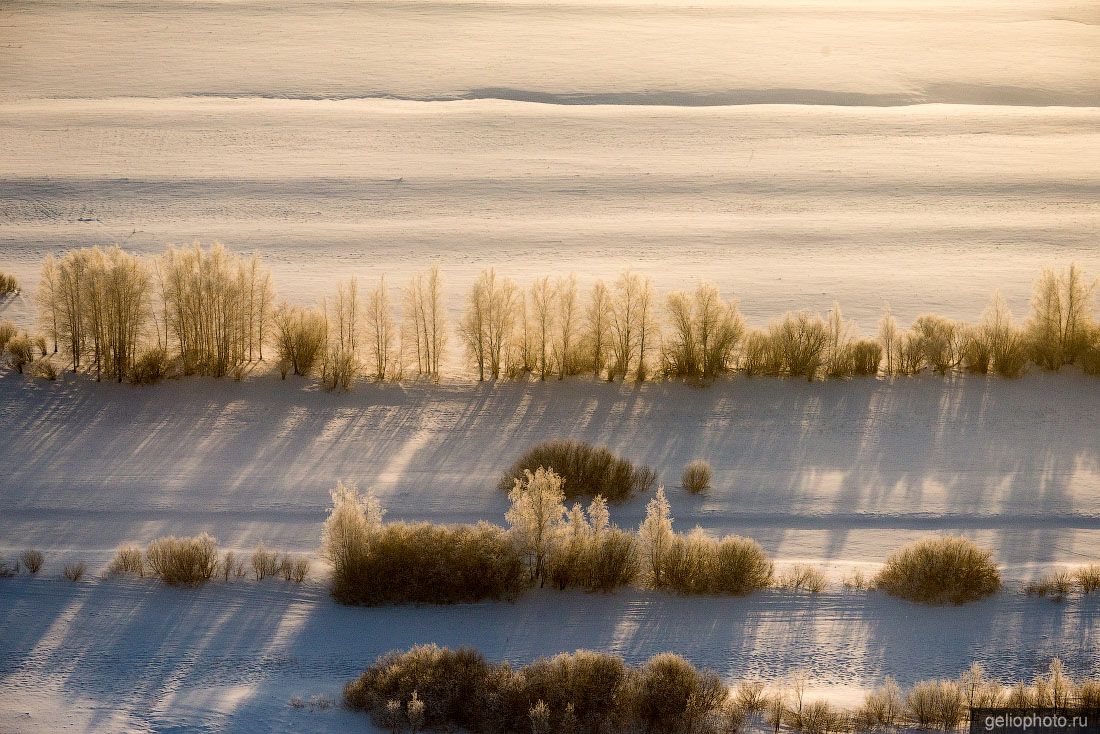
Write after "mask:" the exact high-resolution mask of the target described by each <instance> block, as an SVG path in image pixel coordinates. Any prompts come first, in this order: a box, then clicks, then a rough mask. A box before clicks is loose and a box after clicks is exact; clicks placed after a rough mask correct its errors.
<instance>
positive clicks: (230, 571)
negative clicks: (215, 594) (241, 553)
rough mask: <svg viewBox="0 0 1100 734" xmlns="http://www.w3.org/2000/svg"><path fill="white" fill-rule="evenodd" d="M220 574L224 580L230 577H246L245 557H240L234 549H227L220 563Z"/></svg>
mask: <svg viewBox="0 0 1100 734" xmlns="http://www.w3.org/2000/svg"><path fill="white" fill-rule="evenodd" d="M218 568H219V570H218V574H219V575H220V576H221V577H222V580H223V581H228V580H229V579H231V578H233V579H243V578H244V577H245V573H246V572H245V570H244V559H243V558H238V557H237V554H236V553H234V552H233V551H226V552H225V555H223V556H222V560H221V563H219V564H218Z"/></svg>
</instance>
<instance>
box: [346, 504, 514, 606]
mask: <svg viewBox="0 0 1100 734" xmlns="http://www.w3.org/2000/svg"><path fill="white" fill-rule="evenodd" d="M526 585H527V572H526V567H525V566H524V563H523V557H522V556H521V555H520V553H519V551H518V550H517V549H516V548H515V546H514V544H513V543H512V541H511V539H510V538H509V537H508V535H507V533H506V532H505V531H504V530H503V529H502V528H500V527H497V526H496V525H490V524H488V523H479V524H477V525H458V526H453V527H451V526H445V525H432V524H431V523H416V524H408V523H391V524H388V525H384V526H382V528H381V529H380V530H379V531H378V532H377V534H375V535H374V536H373V537H372V538H371V540H370V542H369V543H368V544H367V546H366V548H365V549H363V551H362V552H361V553H357V554H355V556H354V561H353V562H349V563H348V564H346V566H345V567H344V568H343V569H342V570H341V571H340V573H338V574H335V575H334V578H333V589H332V595H333V597H334V598H335V599H336V600H337V601H340V602H343V603H345V604H365V605H379V604H402V603H408V602H415V603H426V604H452V603H456V602H472V601H479V600H481V599H510V598H513V597H515V596H516V595H518V594H519V593H520V592H521V591H522V590H523V589H524V587H525V586H526Z"/></svg>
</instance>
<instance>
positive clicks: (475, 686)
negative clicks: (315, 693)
mask: <svg viewBox="0 0 1100 734" xmlns="http://www.w3.org/2000/svg"><path fill="white" fill-rule="evenodd" d="M502 667H503V666H502ZM491 672H493V667H492V666H490V665H489V663H488V662H486V660H485V658H484V657H483V656H482V654H481V653H480V652H478V651H477V650H473V649H471V648H461V649H459V650H448V649H447V648H441V647H438V646H436V645H421V646H418V647H414V648H412V649H410V650H409V651H408V652H404V653H398V652H391V653H388V654H386V655H383V656H382V657H380V658H378V660H376V661H375V662H374V664H373V665H371V666H370V667H369V668H367V669H366V670H365V671H364V672H363V674H362V675H361V676H359V677H358V678H357V679H356V680H354V681H352V682H351V683H348V684H347V685H346V686H345V687H344V703H345V704H346V705H347V706H348V708H350V709H353V710H357V711H367V712H371V713H374V714H375V718H376V719H378V720H379V722H380V723H381V720H382V715H383V712H384V711H385V709H386V704H387V702H389V701H407V700H408V699H409V698H410V697H411V696H412V693H413V691H416V692H417V694H418V695H419V696H420V699H421V700H422V701H423V702H424V726H425V727H426V728H429V729H430V728H439V727H444V726H447V725H449V726H452V727H461V728H464V729H469V730H470V731H481V722H482V719H483V717H484V716H485V714H486V708H487V705H488V702H487V701H486V698H487V694H488V693H489V691H487V690H486V689H487V688H488V686H489V685H490V683H489V680H490V673H491ZM503 672H504V674H505V676H507V673H508V671H507V669H506V667H505V670H504V671H503ZM499 707H500V704H497V706H496V707H495V708H499ZM526 713H527V712H526V711H524V715H525V716H526Z"/></svg>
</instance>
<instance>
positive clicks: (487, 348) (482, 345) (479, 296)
mask: <svg viewBox="0 0 1100 734" xmlns="http://www.w3.org/2000/svg"><path fill="white" fill-rule="evenodd" d="M521 298H522V297H521V296H520V293H519V288H517V287H516V284H515V282H513V281H512V280H510V279H509V278H503V277H501V278H498V277H497V274H496V271H495V270H494V269H492V268H488V269H487V270H483V271H482V272H481V274H480V275H478V277H477V280H476V281H474V284H473V286H471V288H470V293H469V296H468V297H467V303H466V311H465V314H464V315H463V318H462V324H461V326H460V328H459V331H460V333H461V335H462V339H463V341H464V342H465V343H466V349H467V352H468V353H469V355H470V358H471V361H473V363H474V364H475V365H476V366H477V368H478V379H479V380H484V379H485V376H486V373H488V375H489V377H491V378H492V379H494V380H496V379H499V378H500V373H501V371H502V370H504V371H507V369H508V367H509V355H508V348H509V345H510V344H511V342H512V339H513V331H514V329H515V323H516V307H517V304H518V303H519V302H520V300H521Z"/></svg>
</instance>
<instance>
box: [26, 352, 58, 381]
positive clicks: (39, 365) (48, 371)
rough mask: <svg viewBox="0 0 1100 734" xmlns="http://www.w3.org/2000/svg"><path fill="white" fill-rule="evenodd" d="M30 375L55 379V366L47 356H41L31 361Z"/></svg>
mask: <svg viewBox="0 0 1100 734" xmlns="http://www.w3.org/2000/svg"><path fill="white" fill-rule="evenodd" d="M30 375H31V377H37V378H39V379H42V380H50V381H51V382H52V381H54V380H56V379H57V367H55V366H54V363H53V362H52V361H51V360H50V359H49V358H48V357H42V358H40V359H36V360H34V361H33V362H31V367H30Z"/></svg>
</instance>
